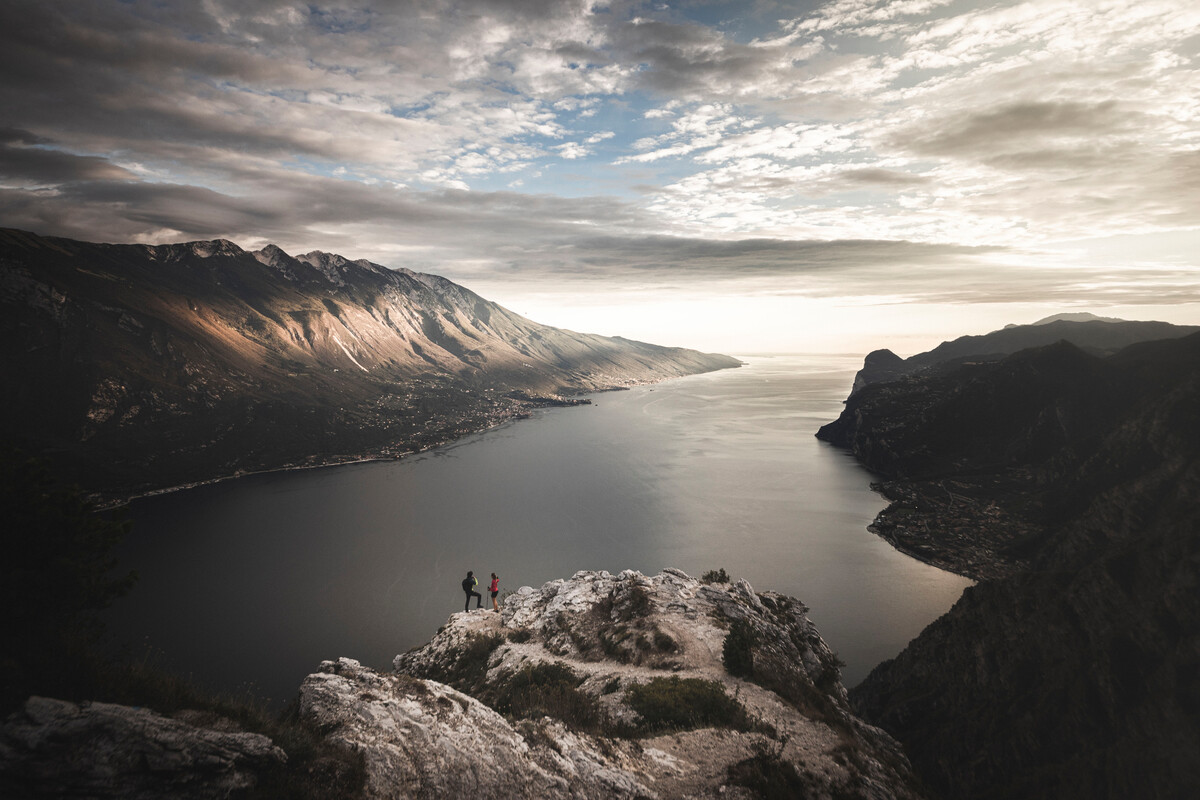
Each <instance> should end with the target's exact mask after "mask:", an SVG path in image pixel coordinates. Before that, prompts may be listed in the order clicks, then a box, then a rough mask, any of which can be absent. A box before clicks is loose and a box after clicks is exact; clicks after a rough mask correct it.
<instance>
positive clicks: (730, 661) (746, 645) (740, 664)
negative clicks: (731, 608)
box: [721, 619, 758, 678]
mask: <svg viewBox="0 0 1200 800" xmlns="http://www.w3.org/2000/svg"><path fill="white" fill-rule="evenodd" d="M757 643H758V637H757V636H755V634H754V629H753V628H751V627H750V625H749V623H747V622H746V621H745V620H740V619H739V620H734V622H733V624H732V625H730V626H729V633H728V635H726V637H725V644H724V645H722V647H721V660H722V661H724V662H725V671H726V672H728V673H729V674H730V675H733V676H735V677H738V678H749V677H751V676H753V675H754V645H755V644H757Z"/></svg>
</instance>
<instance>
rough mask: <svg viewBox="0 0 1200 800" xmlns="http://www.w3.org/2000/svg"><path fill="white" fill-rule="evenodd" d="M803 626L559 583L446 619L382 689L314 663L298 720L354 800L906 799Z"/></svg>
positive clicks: (877, 741)
mask: <svg viewBox="0 0 1200 800" xmlns="http://www.w3.org/2000/svg"><path fill="white" fill-rule="evenodd" d="M807 610H808V609H807V608H805V607H804V606H803V605H802V604H801V603H799V602H798V601H796V600H794V599H792V598H789V597H785V596H783V595H779V594H775V593H772V592H765V593H755V592H754V591H753V590H752V589H751V587H750V585H749V584H748V583H746V582H745V581H737V582H734V583H711V584H707V583H703V582H701V581H699V580H696V579H694V578H690V577H688V576H687V575H685V574H684V573H682V572H680V571H678V570H673V569H668V570H664V571H663V572H662V573H661V574H659V575H656V576H654V577H646V576H643V575H641V574H640V573H637V572H634V571H625V572H622V573H621V574H619V575H611V574H609V573H608V572H578V573H576V574H575V575H574V576H573V577H572V578H570V579H569V580H556V581H551V582H550V583H547V584H545V585H544V586H542V587H541V588H540V589H534V588H531V587H528V586H525V587H521V588H520V589H519V590H518V591H517V592H516V593H515V594H513V595H511V596H509V597H508V598H507V601H506V603H505V604H504V607H503V610H502V612H501V613H500V614H496V613H494V612H491V611H486V610H484V611H478V610H477V611H471V612H462V613H458V614H455V615H453V616H452V617H451V618H450V619H449V621H448V622H447V623H446V625H445V626H443V628H442V629H441V630H440V631H439V632H438V634H437V635H436V636H435V637H434V638H433V640H432V641H431V642H430V643H429V644H427V645H425V646H424V647H421V648H418V649H416V650H413V651H411V652H409V653H406V654H404V655H401V656H397V657H396V659H395V667H396V672H395V673H394V674H391V675H383V674H380V673H377V672H374V671H371V670H368V669H366V668H364V667H362V666H361V665H359V664H358V663H357V662H354V661H351V660H349V659H341V660H338V661H334V662H325V663H324V664H322V665H321V671H320V672H319V673H317V674H315V675H310V676H309V677H308V678H307V679H306V680H305V681H304V685H303V687H302V688H301V713H302V715H304V717H305V718H306V719H308V720H310V721H311V722H312V723H313V724H314V725H316V726H317V727H319V728H320V729H321V730H323V731H326V732H327V734H326V735H327V736H329V737H332V738H333V739H334V740H336V742H337V743H338V744H341V745H344V746H348V747H349V748H351V749H353V750H355V751H357V752H358V753H361V754H362V756H363V758H364V763H365V767H366V775H367V778H366V789H367V794H368V795H370V796H373V797H405V796H422V797H425V796H428V797H449V796H461V795H463V794H466V793H470V794H473V795H477V796H487V797H491V796H496V797H539V798H541V797H546V798H552V797H563V798H567V797H570V798H593V797H594V798H601V797H605V798H607V797H661V798H668V797H718V796H719V797H758V796H765V795H770V794H772V793H774V792H778V791H784V792H786V793H787V794H789V795H792V796H805V797H814V798H815V797H835V796H836V797H848V796H852V797H864V798H885V797H915V796H918V793H917V790H916V788H915V780H914V778H913V775H912V773H911V770H910V768H909V766H908V763H907V761H906V760H905V758H904V756H903V755H902V753H901V751H900V749H899V747H898V746H897V745H896V744H895V742H893V741H892V740H891V739H890V738H889V737H888V736H887V735H886V734H884V733H882V732H881V731H879V730H877V729H875V728H872V727H870V726H867V725H866V724H864V723H862V722H861V721H859V720H858V719H857V718H856V717H854V716H853V715H852V714H851V713H850V710H849V704H848V702H847V699H846V691H845V689H844V687H843V686H842V684H841V682H840V680H839V673H838V667H839V664H838V661H837V657H836V656H835V655H834V654H833V653H832V652H831V651H830V650H829V648H828V647H827V646H826V644H825V642H824V641H823V640H822V639H821V636H820V634H819V633H818V632H817V630H816V628H815V627H814V626H813V624H812V622H811V621H810V620H809V619H808V616H807V613H806V612H807ZM731 638H732V639H733V642H732V644H731V645H728V646H727V643H728V642H730V639H731ZM727 650H728V651H729V652H731V653H732V655H731V656H729V657H726V656H725V652H726V651H727ZM726 662H730V663H732V664H734V668H735V670H737V671H739V672H741V673H742V674H743V675H744V677H734V676H732V675H730V674H729V672H728V671H727V668H726V666H725V664H726Z"/></svg>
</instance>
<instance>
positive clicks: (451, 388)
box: [0, 230, 739, 494]
mask: <svg viewBox="0 0 1200 800" xmlns="http://www.w3.org/2000/svg"><path fill="white" fill-rule="evenodd" d="M0 308H2V309H3V314H4V321H3V325H4V336H3V344H2V345H0V346H2V347H3V358H4V364H5V367H6V373H7V374H8V375H9V376H10V381H9V391H7V392H6V393H5V401H4V408H3V412H4V413H3V414H2V415H0V417H2V418H3V423H2V424H3V428H2V429H0V435H3V436H4V437H5V438H8V439H21V440H25V441H26V442H28V443H30V444H31V445H32V446H33V447H34V448H35V449H38V450H42V451H46V452H49V453H52V454H56V455H57V456H58V459H57V460H58V462H59V464H60V465H61V466H62V467H63V468H64V469H66V470H68V474H70V475H71V476H72V477H73V478H75V479H77V480H80V481H81V482H83V483H84V485H85V486H87V487H88V488H92V489H96V490H100V491H108V492H113V493H116V494H121V493H126V492H133V491H142V490H146V489H150V488H155V487H163V486H170V485H177V484H180V483H183V482H186V481H192V480H203V479H206V478H211V477H215V476H219V475H222V474H228V473H231V472H234V471H237V470H254V469H263V468H271V467H279V466H284V465H289V464H296V463H321V462H325V461H329V460H337V459H339V458H342V459H344V458H349V457H355V456H361V455H362V454H364V453H367V452H372V453H381V452H383V453H387V452H404V451H408V450H412V449H417V448H421V447H425V446H429V445H431V444H435V443H439V442H442V441H445V440H446V439H448V438H451V437H453V436H455V435H461V434H462V433H465V432H468V431H472V430H478V429H480V428H483V427H486V426H488V425H490V424H494V423H495V422H497V421H499V420H502V419H505V418H508V417H511V416H513V415H515V414H519V413H521V412H522V411H524V410H525V409H527V408H528V407H530V406H531V405H536V404H538V403H543V404H544V403H545V402H561V398H559V397H558V396H559V395H563V394H571V393H578V392H582V391H587V390H595V389H603V388H611V387H617V386H623V385H628V384H632V383H638V382H645V381H652V380H659V379H662V378H668V377H674V376H679V375H686V374H691V373H696V372H704V371H709V370H714V369H723V368H726V367H731V366H736V365H737V364H738V363H739V362H737V361H736V360H734V359H731V358H728V357H726V356H715V355H705V354H702V353H697V352H695V351H691V350H684V349H680V348H665V347H658V346H655V345H649V344H644V343H641V342H633V341H629V340H625V339H620V338H607V337H601V336H592V335H587V334H580V333H574V332H571V331H565V330H560V329H556V328H550V327H547V326H544V325H538V324H537V323H534V322H531V321H530V320H527V319H525V318H523V317H521V316H519V315H517V314H514V313H512V312H510V311H508V310H507V309H504V308H502V307H501V306H498V305H496V304H494V303H490V302H488V301H486V300H484V299H483V298H481V297H479V296H478V295H475V294H474V293H472V292H470V291H468V290H467V289H464V288H463V287H461V286H458V285H456V284H454V283H452V282H450V281H448V280H445V279H444V278H439V277H437V276H433V275H423V274H418V273H414V272H410V271H407V270H390V269H387V268H384V267H381V266H379V265H377V264H372V263H370V262H367V261H349V260H347V259H345V258H342V257H341V256H337V255H331V254H328V253H319V252H314V253H308V254H305V255H302V256H300V257H298V258H293V257H292V256H289V255H288V254H286V253H284V252H283V251H282V250H280V249H279V248H277V247H274V246H268V247H267V248H264V249H263V250H261V251H258V252H254V253H251V252H246V251H244V250H242V249H241V248H239V247H238V246H237V245H235V244H233V243H232V242H228V241H224V240H218V241H212V242H191V243H187V244H175V245H161V246H147V245H104V244H90V243H85V242H76V241H71V240H66V239H56V238H49V237H40V236H36V235H34V234H30V233H25V232H22V231H15V230H3V231H0Z"/></svg>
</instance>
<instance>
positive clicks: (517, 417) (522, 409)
mask: <svg viewBox="0 0 1200 800" xmlns="http://www.w3.org/2000/svg"><path fill="white" fill-rule="evenodd" d="M744 366H746V362H744V361H740V360H739V363H738V364H737V365H735V366H730V367H721V368H719V369H716V370H708V371H707V372H698V373H692V374H691V375H675V376H670V377H665V378H660V379H657V380H644V381H630V382H628V383H624V384H615V385H611V386H602V387H598V388H594V389H582V390H579V391H578V392H575V393H571V394H566V393H564V394H562V395H559V396H549V397H530V396H527V399H524V400H522V401H521V403H522V404H521V405H520V406H518V407H516V408H513V409H511V410H510V411H509V412H507V413H505V414H504V416H503V417H502V418H500V419H498V420H497V421H494V422H492V423H491V424H488V425H484V426H481V427H478V428H475V429H473V430H468V431H456V432H454V433H450V434H446V435H445V436H442V437H438V436H437V434H434V437H435V438H436V439H437V440H435V441H430V442H426V443H423V444H420V445H417V446H405V445H403V444H399V443H389V444H386V445H380V446H378V448H376V449H374V450H367V451H365V452H360V453H355V454H345V455H342V456H336V455H333V456H323V457H320V460H319V461H315V462H307V461H304V460H299V461H292V462H288V463H284V464H281V465H279V466H276V467H268V468H265V469H253V470H242V471H235V472H234V473H232V474H222V475H214V476H212V477H209V478H203V479H200V480H194V481H188V482H185V483H181V484H176V485H173V486H164V487H160V488H156V489H150V490H147V491H138V492H133V493H125V492H121V493H107V492H95V493H91V495H90V496H91V497H93V501H94V502H95V504H96V510H97V511H113V510H115V509H118V508H122V507H124V506H128V505H129V504H130V503H133V502H135V501H137V500H143V499H147V498H151V497H158V496H160V495H166V494H173V493H175V492H181V491H186V490H188V489H196V488H199V487H201V486H210V485H214V484H217V483H224V482H226V481H231V480H237V479H239V478H249V477H253V476H256V475H271V474H275V473H281V472H299V471H302V470H309V469H324V468H327V467H344V466H349V465H351V464H369V463H373V462H378V461H399V460H401V459H404V458H408V457H411V456H414V455H419V454H421V453H427V452H429V451H430V450H436V449H438V448H441V447H446V446H447V445H451V444H454V443H456V442H459V441H462V440H464V439H467V438H469V437H471V436H478V435H480V434H484V433H488V432H490V431H494V430H498V429H500V428H503V427H505V426H507V425H512V424H514V423H516V422H521V421H523V420H527V419H531V418H532V414H533V412H535V411H539V410H542V409H547V408H573V407H577V406H588V405H593V403H592V400H591V399H590V397H588V395H594V394H606V393H609V392H625V391H629V390H631V389H634V388H638V387H642V386H654V385H656V384H659V383H665V382H666V381H671V380H677V379H679V378H687V377H691V376H692V375H704V374H708V373H710V372H719V371H721V370H724V369H739V368H741V367H744ZM306 458H311V456H308V457H306ZM114 495H115V496H114Z"/></svg>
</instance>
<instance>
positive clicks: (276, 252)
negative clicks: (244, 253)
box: [250, 244, 293, 267]
mask: <svg viewBox="0 0 1200 800" xmlns="http://www.w3.org/2000/svg"><path fill="white" fill-rule="evenodd" d="M250 255H252V256H254V257H255V258H256V259H257V260H258V262H259V263H260V264H266V265H267V266H268V267H277V266H279V265H280V264H281V263H284V262H285V261H291V260H293V259H292V257H291V256H289V255H288V254H287V253H285V252H284V251H283V249H282V248H280V247H279V246H278V245H274V244H269V245H267V246H266V247H264V248H263V249H262V250H255V251H254V252H253V253H251V254H250Z"/></svg>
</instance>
